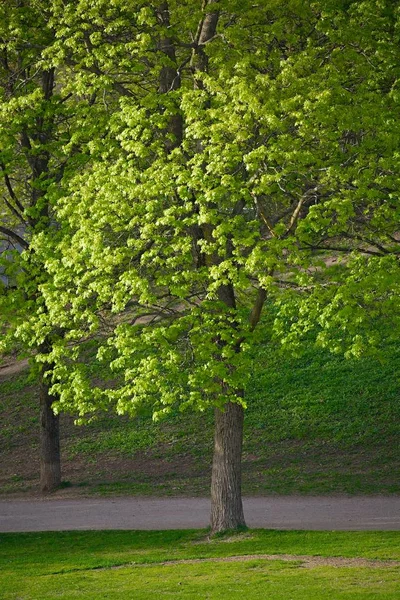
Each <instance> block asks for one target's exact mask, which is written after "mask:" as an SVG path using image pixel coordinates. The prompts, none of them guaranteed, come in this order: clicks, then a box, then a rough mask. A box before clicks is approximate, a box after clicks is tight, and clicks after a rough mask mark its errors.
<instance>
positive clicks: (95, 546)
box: [0, 530, 400, 600]
mask: <svg viewBox="0 0 400 600" xmlns="http://www.w3.org/2000/svg"><path fill="white" fill-rule="evenodd" d="M399 565H400V533H398V532H326V531H325V532H321V531H312V532H311V531H309V532H307V531H297V532H296V531H276V530H274V531H269V530H250V531H247V532H243V533H241V534H237V535H225V536H219V537H213V538H210V537H209V535H208V533H207V532H206V531H147V532H146V531H105V532H103V531H91V532H89V531H84V532H81V531H76V532H46V533H29V534H0V598H1V600H22V599H23V600H54V599H56V598H57V599H61V600H106V599H107V600H132V599H134V600H142V599H143V600H145V599H146V600H148V599H150V600H152V599H154V600H159V599H161V598H163V599H164V598H167V599H168V598H185V599H187V600H192V599H193V600H196V599H202V600H204V599H207V598H211V599H213V600H214V599H216V600H218V599H222V598H224V599H226V598H229V599H231V598H232V599H233V600H235V599H240V600H242V599H243V595H245V597H246V600H247V599H249V600H253V599H258V598H260V599H261V598H262V599H264V598H268V597H271V598H273V599H274V600H281V599H282V600H283V599H284V600H314V599H316V598H317V599H318V600H332V598H334V599H335V600H342V599H343V600H381V599H382V600H398V598H399V597H400V567H399Z"/></svg>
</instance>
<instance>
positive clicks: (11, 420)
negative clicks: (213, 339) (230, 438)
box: [0, 348, 400, 497]
mask: <svg viewBox="0 0 400 600" xmlns="http://www.w3.org/2000/svg"><path fill="white" fill-rule="evenodd" d="M15 370H16V371H17V372H16V373H12V372H9V370H6V369H3V370H0V456H1V461H0V493H1V494H2V495H3V496H7V497H10V495H14V494H23V495H27V494H37V493H38V487H37V483H38V476H39V463H38V456H37V448H38V426H37V425H38V400H37V392H36V386H35V383H34V382H32V381H29V377H28V372H27V370H26V368H25V369H23V370H21V371H19V372H18V369H17V368H15ZM399 372H400V350H399V349H398V348H388V349H387V351H386V354H385V356H383V357H381V359H380V360H378V359H375V358H371V357H369V358H365V359H363V360H360V361H349V360H345V359H343V358H341V357H337V356H332V355H331V354H329V353H327V352H324V351H321V350H318V351H317V350H315V349H309V350H308V351H307V353H306V354H305V355H304V356H302V358H300V359H289V360H288V359H285V360H283V359H282V357H279V356H276V355H275V354H273V353H272V352H269V351H268V349H264V350H263V351H262V353H261V354H260V355H259V356H258V357H257V365H256V366H255V369H254V373H253V377H252V384H251V386H250V388H249V390H248V396H247V398H248V409H247V412H246V424H245V440H244V457H243V491H244V494H274V493H281V494H286V493H288V494H295V493H298V494H324V493H349V494H352V493H358V494H375V493H377V494H390V493H399V492H400V485H399V479H400V478H399V474H400V469H399V466H400V460H399V459H400V452H399V448H400V444H399V441H400V428H399V422H400V419H399V417H400V403H399V401H398V397H399V387H400V381H399V375H398V374H399ZM61 430H62V464H63V481H64V483H63V490H61V491H60V492H58V494H62V495H76V494H85V495H87V494H93V493H97V494H115V493H118V494H119V493H121V494H142V495H146V494H153V495H179V494H186V495H205V494H208V491H209V480H210V467H211V452H212V414H211V413H209V414H189V413H186V414H176V415H173V416H172V417H171V418H170V419H169V420H167V421H164V422H162V423H157V424H154V423H153V422H152V421H151V419H150V417H144V416H142V417H139V418H136V419H128V418H122V417H118V416H116V415H113V414H109V415H102V416H100V417H99V418H98V420H97V421H96V422H94V423H91V424H90V425H86V426H80V427H78V426H75V425H74V423H73V417H71V416H65V415H63V416H62V422H61Z"/></svg>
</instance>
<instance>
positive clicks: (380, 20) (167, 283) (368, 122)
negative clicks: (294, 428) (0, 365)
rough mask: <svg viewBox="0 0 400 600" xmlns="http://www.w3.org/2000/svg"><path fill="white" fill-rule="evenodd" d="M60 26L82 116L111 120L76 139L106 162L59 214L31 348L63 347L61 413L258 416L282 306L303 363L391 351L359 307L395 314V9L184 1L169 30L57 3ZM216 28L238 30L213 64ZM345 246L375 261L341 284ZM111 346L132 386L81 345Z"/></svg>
mask: <svg viewBox="0 0 400 600" xmlns="http://www.w3.org/2000/svg"><path fill="white" fill-rule="evenodd" d="M202 10H203V12H202ZM49 11H50V12H49V14H50V17H49V27H50V29H51V30H52V31H53V33H54V38H53V42H52V44H51V45H48V46H47V48H46V50H45V51H44V56H45V60H46V61H47V62H46V66H47V68H55V69H59V70H60V72H61V73H62V85H63V86H64V87H65V90H66V91H69V90H74V92H71V93H73V94H74V97H73V101H72V100H71V103H72V104H73V105H74V104H76V103H77V101H78V99H79V98H83V99H87V98H92V102H93V104H91V103H90V102H89V103H86V104H85V103H84V104H85V106H86V107H87V108H86V111H85V112H84V113H80V112H79V111H78V116H77V117H76V118H74V119H73V121H72V125H71V128H72V129H73V131H74V132H76V133H75V134H74V135H77V136H78V139H79V141H80V142H79V143H80V144H82V140H86V143H85V144H83V146H84V148H85V151H86V154H85V156H86V159H87V162H86V164H85V166H84V167H83V168H79V169H76V168H74V164H73V163H72V167H68V169H69V170H68V172H67V173H68V174H67V176H65V177H64V178H63V179H62V185H61V187H60V188H59V189H58V190H57V193H56V194H55V196H54V198H55V201H56V206H55V213H56V216H57V220H58V222H59V223H60V224H61V228H60V230H59V232H58V234H57V236H55V237H54V236H48V235H47V234H46V232H42V233H41V234H39V235H36V236H35V237H34V239H33V240H32V248H33V249H34V252H35V255H36V256H38V257H40V261H41V263H40V264H43V265H44V266H45V270H46V278H45V279H44V280H43V281H41V283H40V286H39V287H40V295H41V296H40V297H41V298H42V299H43V302H44V304H45V309H39V311H36V312H34V315H35V316H34V318H32V319H30V320H29V319H26V318H25V319H24V322H23V324H22V325H21V327H20V329H19V330H18V332H17V334H18V335H19V336H20V337H22V338H23V339H24V341H25V342H26V343H31V344H32V343H35V344H38V343H40V341H41V340H43V339H45V337H46V336H48V335H49V333H50V332H51V331H52V328H53V327H54V326H55V325H57V326H58V327H62V328H63V329H64V330H65V332H66V334H65V339H58V340H57V339H56V340H54V344H53V346H52V350H51V352H50V353H49V354H48V356H47V358H46V360H48V361H50V362H51V363H55V365H56V366H55V369H54V388H53V390H54V392H56V393H57V394H58V395H59V397H60V402H59V405H58V408H59V410H63V409H70V410H75V411H78V412H79V413H80V415H82V416H83V415H85V414H87V413H91V412H94V411H95V410H96V409H97V408H98V407H99V406H100V407H104V406H106V405H107V404H111V405H112V406H114V407H115V408H116V410H117V412H119V413H131V414H136V413H137V412H138V411H140V410H142V409H143V406H144V405H148V406H150V408H151V410H152V412H153V414H154V417H155V418H160V417H162V416H163V415H164V414H166V413H170V412H173V411H174V410H176V409H177V408H178V407H179V408H180V409H182V410H183V409H185V408H188V407H190V408H195V409H197V410H205V409H207V408H208V407H209V406H210V404H212V405H215V404H216V405H218V406H222V405H223V404H224V403H225V402H226V401H227V400H233V401H237V402H243V400H242V390H243V387H245V386H246V382H247V379H248V374H249V372H250V367H251V364H252V360H253V359H252V355H251V349H252V348H254V347H256V342H257V337H256V333H255V332H254V326H255V325H256V323H257V320H258V315H257V310H256V309H257V306H258V305H257V302H258V301H257V300H256V298H257V297H258V298H260V293H261V296H262V295H263V294H264V293H267V294H269V295H270V296H273V297H275V298H276V299H277V302H278V304H279V306H280V312H279V315H278V319H277V321H276V331H277V332H278V333H279V335H280V336H281V337H283V339H284V343H285V345H288V346H290V347H291V348H293V347H298V346H299V343H300V341H301V339H302V336H303V333H304V332H305V331H308V330H309V329H312V328H314V327H315V326H318V327H320V328H321V329H322V332H321V333H320V334H319V336H318V341H319V342H320V343H322V344H323V345H327V346H330V347H333V348H334V349H337V350H340V351H343V350H348V352H349V353H350V354H352V355H359V354H360V353H361V351H363V350H364V348H365V346H370V345H372V344H376V342H377V340H376V336H375V334H374V332H373V330H372V329H371V327H370V324H371V322H372V323H373V322H374V320H375V314H374V312H372V313H370V316H369V317H364V316H362V315H361V309H364V308H368V307H370V306H372V305H373V306H375V303H376V304H379V306H380V308H379V311H380V313H382V314H384V315H386V314H389V313H390V314H391V308H392V306H393V305H394V303H395V297H396V295H397V287H398V281H399V273H398V261H397V258H396V256H397V255H396V252H397V250H396V249H397V246H398V241H397V237H396V235H397V234H396V227H397V223H398V219H396V215H398V210H399V208H398V200H397V192H396V190H397V189H398V175H397V174H398V172H399V169H398V167H399V165H398V153H397V151H396V140H397V139H398V137H399V133H400V132H399V129H398V128H399V125H398V124H399V122H400V119H399V118H398V117H399V116H400V115H399V114H398V111H399V104H398V102H397V101H396V98H397V81H398V75H399V64H400V61H399V46H398V35H399V29H398V18H399V14H398V10H397V9H396V8H395V7H394V6H393V4H392V3H390V2H380V3H376V2H375V1H372V0H367V1H366V2H352V3H347V2H343V3H337V2H324V3H313V4H312V5H307V4H304V3H299V2H297V1H295V0H293V1H291V2H289V3H285V5H284V6H283V5H282V3H279V2H273V3H268V5H267V6H262V7H260V6H259V5H253V4H252V3H250V2H249V3H237V2H236V1H233V0H224V2H218V3H205V4H204V5H203V9H201V3H200V2H199V3H198V4H196V6H195V7H193V4H192V3H186V2H185V3H176V2H171V3H170V4H169V5H168V6H167V5H166V11H165V13H163V14H161V13H160V11H159V10H158V5H156V4H155V3H150V4H149V3H143V2H140V1H138V2H135V3H133V4H132V3H129V4H127V3H122V2H120V1H115V2H113V3H111V4H110V3H103V2H96V3H95V2H87V1H82V2H78V3H75V4H74V6H72V4H70V3H64V2H60V1H58V0H57V1H54V2H51V3H50V5H49ZM204 14H209V17H210V18H211V17H212V15H214V17H212V18H215V19H217V20H218V24H217V29H216V30H215V31H214V34H212V35H211V34H210V35H211V37H210V39H208V40H207V43H206V44H204V45H201V43H200V45H199V42H201V40H200V38H198V39H197V38H196V28H197V27H198V25H199V19H200V18H201V17H202V15H203V16H204ZM205 23H208V21H207V19H205V20H203V21H200V29H199V30H198V31H199V32H200V34H201V35H203V33H204V35H206V34H207V32H206V31H205V29H204V27H205ZM360 23H361V24H362V26H360ZM201 32H203V33H201ZM207 35H208V34H207ZM193 39H195V40H196V39H197V42H196V41H195V42H193ZM196 43H197V45H196ZM166 48H168V50H167V49H166ZM166 80H168V82H169V83H168V86H167V88H165V89H164V87H165V85H164V84H165V81H166ZM163 86H164V87H163ZM101 96H102V97H103V98H104V104H105V108H104V107H102V105H101V102H99V98H100V97H101ZM78 131H79V133H78ZM72 138H73V136H72V137H71V138H69V139H72ZM89 139H90V141H88V140H89ZM70 146H71V142H70V141H68V142H66V143H65V148H69V147H70ZM338 247H340V251H343V252H344V253H345V254H346V253H348V252H350V251H352V250H353V251H355V252H356V254H355V257H354V260H351V261H349V262H346V263H345V264H344V265H343V268H342V269H340V268H339V269H337V271H336V274H335V276H334V278H333V280H332V281H331V280H330V279H329V277H330V272H329V270H327V271H326V270H325V269H324V265H325V263H326V262H327V260H328V259H329V258H331V256H332V252H333V250H332V248H336V252H337V248H338ZM365 252H373V253H375V254H377V256H376V257H375V256H373V257H372V258H371V259H370V260H367V259H366V258H365V255H364V254H365ZM361 267H364V268H365V270H366V273H367V276H364V274H363V273H361ZM388 267H389V268H388ZM389 271H390V272H391V276H390V277H389V278H388V277H387V273H388V272H389ZM376 274H379V277H380V274H382V278H381V282H380V283H379V289H378V288H377V285H376ZM383 274H385V276H383ZM331 283H332V285H331ZM290 290H293V294H292V293H290ZM294 290H296V291H300V292H302V293H301V294H300V296H298V295H297V294H295V292H294ZM310 290H311V292H312V293H311V295H310V294H309V293H307V292H309V291H310ZM360 294H362V295H363V296H364V297H366V298H367V299H366V301H365V303H364V304H362V305H361V308H360V306H359V295H360ZM292 296H293V298H292ZM382 298H383V300H384V302H383V304H382V303H381V300H382ZM338 307H339V309H338ZM38 313H40V314H39V315H38ZM396 314H397V313H396ZM339 320H340V327H338V322H339ZM392 321H393V325H395V326H396V327H397V326H398V319H397V317H396V318H394V313H393V320H392ZM288 322H289V324H292V327H291V329H290V331H289V332H288V331H287V323H288ZM104 325H105V326H104ZM343 330H345V331H346V333H345V334H343V335H342V334H341V333H340V332H342V331H343ZM331 331H332V332H333V334H332V335H331V333H330V332H331ZM327 332H328V333H327ZM93 334H95V335H96V336H97V338H98V340H99V347H98V353H97V356H98V360H99V361H103V362H104V365H105V366H106V365H111V369H112V371H113V374H114V378H115V382H114V385H111V386H110V385H106V386H105V385H101V384H99V385H97V386H95V385H93V381H91V379H90V376H88V374H87V373H86V371H85V367H84V366H83V364H84V360H83V355H82V352H83V351H82V350H81V349H80V348H79V345H78V344H79V342H80V341H81V340H82V339H84V338H86V337H88V336H92V335H93ZM340 336H341V337H340ZM337 338H339V339H337ZM39 360H43V359H40V358H39Z"/></svg>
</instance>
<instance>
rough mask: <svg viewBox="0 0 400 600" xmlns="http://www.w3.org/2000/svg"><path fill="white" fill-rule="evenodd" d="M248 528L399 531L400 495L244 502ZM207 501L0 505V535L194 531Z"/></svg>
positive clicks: (202, 522)
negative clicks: (133, 530) (54, 532)
mask: <svg viewBox="0 0 400 600" xmlns="http://www.w3.org/2000/svg"><path fill="white" fill-rule="evenodd" d="M244 510H245V516H246V522H247V525H248V526H249V527H260V528H267V529H311V530H337V531H355V530H363V531H374V530H375V531H379V530H386V531H400V496H390V497H381V496H372V497H370V496H368V497H367V496H360V497H354V496H353V497H347V496H333V497H328V496H320V497H316V496H314V497H310V496H308V497H304V496H269V497H258V498H245V499H244ZM209 512H210V500H209V499H207V498H138V497H115V498H79V499H68V500H66V499H43V500H20V499H18V500H0V532H18V531H63V530H85V529H147V530H149V529H198V528H205V527H207V526H208V523H209Z"/></svg>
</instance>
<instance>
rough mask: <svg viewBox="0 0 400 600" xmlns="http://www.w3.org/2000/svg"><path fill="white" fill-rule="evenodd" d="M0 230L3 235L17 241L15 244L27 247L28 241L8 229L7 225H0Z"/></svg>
mask: <svg viewBox="0 0 400 600" xmlns="http://www.w3.org/2000/svg"><path fill="white" fill-rule="evenodd" d="M0 232H1V233H4V235H6V236H7V237H9V238H11V239H12V240H14V241H15V242H17V244H19V245H20V246H22V248H24V249H25V250H27V249H28V248H29V244H28V242H27V241H26V240H24V238H22V237H21V236H20V235H18V233H16V232H15V231H13V230H12V229H8V227H3V226H2V225H0Z"/></svg>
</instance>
